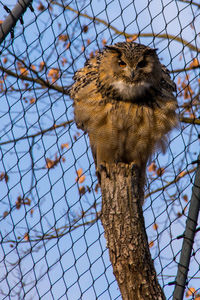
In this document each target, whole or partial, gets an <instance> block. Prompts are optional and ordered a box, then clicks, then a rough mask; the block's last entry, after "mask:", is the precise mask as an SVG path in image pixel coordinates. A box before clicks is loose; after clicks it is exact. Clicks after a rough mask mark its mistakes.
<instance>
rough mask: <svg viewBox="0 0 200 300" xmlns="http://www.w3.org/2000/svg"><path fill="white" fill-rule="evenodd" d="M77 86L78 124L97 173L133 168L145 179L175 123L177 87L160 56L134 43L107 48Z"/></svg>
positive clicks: (79, 75)
mask: <svg viewBox="0 0 200 300" xmlns="http://www.w3.org/2000/svg"><path fill="white" fill-rule="evenodd" d="M74 81H75V82H74V84H73V85H72V88H71V90H70V96H71V98H72V99H73V100H74V113H75V122H76V124H77V126H78V128H81V129H82V130H83V131H85V132H87V133H88V135H89V138H90V144H91V147H92V152H93V156H94V159H95V161H96V166H97V168H98V167H99V166H100V165H101V163H104V162H106V163H108V164H109V163H113V162H124V163H132V162H133V163H136V164H137V165H139V166H140V167H141V169H142V173H143V172H144V170H145V167H146V163H147V161H148V159H149V157H150V156H151V155H152V154H153V152H154V151H155V150H156V149H157V148H158V147H161V148H162V149H163V150H164V149H165V144H166V134H167V133H168V132H169V131H170V130H171V129H172V128H174V127H175V126H176V123H177V118H176V113H175V109H176V106H177V102H176V98H175V97H174V95H173V92H174V91H175V84H174V83H173V81H172V80H171V79H170V76H169V72H168V70H167V69H166V68H165V66H163V65H161V63H160V62H159V60H158V56H157V54H156V50H155V49H151V48H149V47H147V46H145V45H142V44H137V43H134V42H130V43H129V42H124V43H117V44H115V45H112V46H107V47H106V48H105V49H104V50H103V51H102V52H99V53H98V54H97V55H96V56H95V57H94V58H91V59H89V60H88V61H87V62H86V64H85V66H84V67H83V68H82V69H80V70H78V71H77V72H76V74H75V76H74Z"/></svg>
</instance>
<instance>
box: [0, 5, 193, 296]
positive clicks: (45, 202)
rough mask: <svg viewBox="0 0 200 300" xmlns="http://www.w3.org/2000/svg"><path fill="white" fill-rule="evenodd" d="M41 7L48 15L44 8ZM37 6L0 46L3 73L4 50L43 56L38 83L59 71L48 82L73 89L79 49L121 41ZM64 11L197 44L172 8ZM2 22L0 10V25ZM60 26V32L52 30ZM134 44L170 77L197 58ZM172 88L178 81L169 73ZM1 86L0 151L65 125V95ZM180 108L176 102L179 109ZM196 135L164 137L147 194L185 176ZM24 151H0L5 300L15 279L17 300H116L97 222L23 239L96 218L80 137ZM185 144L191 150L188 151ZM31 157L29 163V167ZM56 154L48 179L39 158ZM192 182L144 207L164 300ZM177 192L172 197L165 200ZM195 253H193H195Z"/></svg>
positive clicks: (53, 136) (186, 11)
mask: <svg viewBox="0 0 200 300" xmlns="http://www.w3.org/2000/svg"><path fill="white" fill-rule="evenodd" d="M13 3H15V1H7V3H6V4H7V5H8V6H9V7H10V8H11V7H12V4H13ZM42 3H43V4H44V6H45V7H46V2H45V1H42ZM38 5H39V3H38V2H37V1H36V2H35V3H34V4H33V7H34V9H35V14H33V13H31V12H30V10H28V11H27V12H26V14H25V15H24V18H23V19H24V26H22V25H20V24H18V26H17V28H16V30H15V39H14V41H13V43H12V44H9V37H8V38H7V40H6V43H5V45H3V47H2V49H3V52H2V57H1V63H2V64H3V66H4V63H3V58H5V57H8V58H9V60H8V62H7V64H6V65H5V67H6V68H8V69H11V70H13V71H15V65H16V61H15V59H14V58H11V57H10V55H8V52H7V51H11V52H12V53H15V54H16V56H17V58H20V59H24V60H25V61H26V63H27V64H31V65H34V66H36V68H38V66H39V64H40V63H41V62H43V61H46V60H47V57H48V61H47V69H46V70H45V69H44V70H42V71H41V72H40V76H41V77H42V78H44V79H46V74H48V72H49V70H51V69H52V68H59V69H60V70H61V71H62V72H61V76H60V78H59V79H58V81H57V82H56V83H57V84H58V85H63V86H65V87H66V86H68V85H70V84H71V83H72V79H71V78H72V75H73V72H74V71H75V70H77V69H78V68H80V67H82V66H83V63H84V61H85V54H84V53H83V52H82V50H81V46H84V47H85V48H86V52H85V53H86V56H87V55H89V53H90V52H91V51H94V50H96V49H98V48H99V47H102V39H106V41H107V42H108V43H113V42H117V41H121V40H124V38H123V37H122V36H118V35H114V32H113V31H112V30H108V29H107V28H106V27H105V26H104V25H103V24H94V23H93V22H92V21H91V20H89V19H85V18H83V17H80V19H79V21H77V18H76V14H74V13H72V12H69V11H66V12H65V13H63V12H62V10H61V9H60V7H59V6H55V8H54V10H53V11H50V12H47V11H44V12H41V13H40V14H38V11H37V7H38ZM69 5H70V6H71V7H73V8H74V9H77V8H78V9H79V10H81V11H82V12H83V13H87V14H88V15H90V16H93V15H95V16H97V17H98V18H100V19H103V20H105V21H106V22H108V23H110V24H111V25H112V26H114V27H116V28H118V29H119V30H121V31H124V30H125V31H126V32H127V33H133V34H135V33H138V32H139V31H140V33H141V34H144V33H152V32H153V33H155V34H163V33H165V34H166V33H167V34H173V35H175V36H176V35H177V36H179V37H182V38H183V39H186V40H188V41H189V42H190V41H191V42H192V44H194V45H195V42H197V41H198V42H199V40H198V39H197V38H196V39H194V38H195V32H194V30H193V29H192V28H191V27H190V26H189V24H190V23H191V22H192V20H193V16H194V11H193V8H192V6H191V5H187V4H184V3H181V2H180V1H167V0H164V1H154V0H153V1H135V3H134V4H133V1H129V0H125V1H121V2H120V1H117V0H114V1H102V0H100V1H98V0H96V1H92V3H90V1H85V2H83V1H79V2H76V1H72V2H71V3H70V4H69ZM77 6H78V7H77ZM122 11H123V12H122ZM37 14H38V17H37V20H36V21H35V16H36V15H37ZM5 15H6V13H5V11H4V10H2V5H1V6H0V19H3V18H4V16H5ZM198 22H199V16H198V17H197V18H196V20H195V26H196V27H197V24H198ZM58 23H60V24H61V25H60V26H58ZM83 25H88V33H87V34H85V35H84V34H83V33H82V26H83ZM74 26H75V27H74ZM74 28H75V30H74ZM23 29H24V31H23ZM197 29H198V28H197ZM59 34H68V35H69V36H70V37H72V35H73V37H72V39H71V46H70V48H69V49H68V50H67V49H66V45H63V44H62V43H58V44H56V43H57V40H58V36H59ZM88 39H90V42H89V43H88ZM38 41H39V42H38ZM139 42H141V43H144V44H146V45H147V44H150V45H151V46H153V47H156V48H158V55H159V58H160V59H161V61H162V63H164V64H166V65H167V66H168V68H169V69H170V70H173V69H177V68H181V67H183V66H184V65H185V63H188V64H189V63H190V62H191V61H192V58H193V57H194V55H196V54H195V53H194V52H192V51H189V50H188V48H187V47H185V48H184V49H183V46H182V45H181V44H180V43H177V42H176V41H170V45H169V43H168V41H166V40H162V39H159V38H155V39H152V37H149V38H144V37H141V38H140V39H139ZM62 58H65V59H66V60H67V63H66V64H65V65H62ZM72 62H73V66H71V63H72ZM29 75H30V74H29ZM32 76H33V77H34V74H33V75H32ZM184 76H185V75H184ZM196 76H198V73H197V72H196V71H194V72H193V73H191V74H190V80H191V84H192V85H194V86H195V81H196ZM34 78H35V77H34ZM175 80H176V82H177V80H178V76H177V75H176V74H175ZM5 84H6V86H7V88H8V92H7V94H6V95H4V94H3V93H2V94H1V95H0V98H1V100H0V101H1V108H0V118H1V142H5V141H8V140H12V139H16V138H19V137H23V136H26V135H31V134H35V133H37V132H39V131H41V130H44V129H46V128H49V127H51V126H52V125H53V124H55V123H56V124H60V123H62V122H65V121H67V120H71V119H73V107H72V102H71V100H70V99H69V97H68V96H66V95H63V94H61V93H59V92H55V91H54V90H49V91H48V90H47V89H40V86H39V85H37V84H33V83H30V85H29V87H30V88H33V90H34V91H33V92H30V91H29V89H28V88H27V87H26V86H25V83H24V82H21V81H20V80H16V79H15V78H11V79H9V78H6V80H5ZM12 87H14V88H15V89H16V91H15V92H12ZM17 90H20V91H17ZM31 97H33V98H35V99H36V102H35V103H33V104H32V103H30V99H31ZM182 101H183V99H182V98H179V103H180V104H182ZM197 134H198V128H195V127H191V126H186V125H184V128H182V127H181V126H180V127H179V128H178V129H176V130H174V131H173V132H172V134H171V139H170V143H169V147H168V151H167V153H166V154H165V155H162V154H161V153H159V154H156V155H155V162H156V165H157V166H158V167H159V166H160V167H165V173H164V176H163V177H160V178H158V179H157V180H156V181H155V180H154V178H156V176H155V175H153V174H152V173H150V174H148V175H149V177H148V181H147V183H150V182H151V185H150V187H149V186H148V184H147V192H149V191H150V192H152V191H154V190H155V189H157V188H159V187H161V186H163V185H165V184H167V182H169V181H170V180H173V179H174V177H175V176H177V175H178V173H179V172H181V171H184V170H186V168H188V169H191V166H190V165H189V163H190V162H191V161H192V160H194V159H195V158H196V154H195V152H197V149H198V148H199V142H198V138H197ZM32 142H33V140H32V139H31V138H30V139H28V140H25V139H23V140H20V141H19V142H17V143H9V144H6V145H2V146H1V162H0V173H1V172H7V173H8V176H9V181H8V182H7V184H5V182H4V181H2V182H0V191H1V192H0V194H1V208H2V210H1V211H2V215H3V212H5V211H9V212H10V213H9V214H8V216H7V217H6V218H1V235H2V240H3V241H4V243H2V245H1V248H0V261H1V268H2V270H3V272H4V273H6V268H8V270H9V272H8V277H7V279H5V280H3V281H2V282H1V283H0V288H1V289H3V291H4V292H5V293H6V292H8V291H9V286H10V287H12V288H13V290H12V294H13V299H17V298H16V296H15V295H14V292H15V291H17V290H18V288H20V286H19V283H18V282H17V280H18V279H19V278H21V281H24V282H25V283H26V284H24V286H23V290H24V292H25V293H26V298H25V299H45V300H47V299H69V300H78V299H84V300H87V299H91V300H93V299H100V300H104V299H112V300H113V299H121V297H120V293H119V290H118V287H117V284H116V282H115V279H114V276H113V274H112V268H111V265H110V262H109V257H108V251H107V250H106V241H105V239H104V236H103V228H102V226H101V224H100V221H98V222H96V223H95V224H93V223H91V224H90V225H85V226H81V227H79V228H77V229H76V230H74V231H72V232H70V233H68V234H66V233H65V234H64V235H63V236H62V237H60V238H59V239H56V238H55V239H51V240H50V241H48V242H38V241H33V242H26V241H25V240H24V234H25V233H26V232H29V235H30V237H32V238H33V239H34V238H35V239H37V238H39V237H38V236H39V235H40V234H43V233H45V234H49V233H52V232H54V233H56V231H55V229H56V228H57V229H58V228H63V227H64V226H65V227H66V224H68V225H72V224H73V222H72V220H74V219H77V222H76V224H75V225H79V224H80V223H81V222H82V221H91V220H92V219H93V218H95V213H96V211H100V203H101V201H100V192H99V191H98V192H97V193H96V192H95V191H94V188H95V186H96V183H97V180H96V177H95V168H94V163H93V159H92V156H91V151H90V149H89V142H88V138H87V136H86V135H84V134H83V133H82V132H80V131H79V132H78V130H77V128H76V126H75V124H70V125H69V126H66V127H65V128H60V129H57V130H56V132H54V131H52V132H50V133H49V134H44V135H42V136H37V137H36V138H35V139H34V146H32ZM64 143H68V144H69V148H64V150H63V151H62V150H61V145H62V144H64ZM188 145H189V149H190V151H189V152H186V150H187V147H188ZM31 153H32V157H33V158H34V161H32V160H31V155H30V154H31ZM55 155H57V156H58V157H59V156H61V158H63V157H64V158H65V161H62V160H61V161H60V162H59V163H58V165H56V167H55V168H53V169H49V170H48V169H47V168H46V167H45V165H46V161H45V158H49V159H52V160H53V159H55ZM32 164H34V168H32ZM80 168H82V169H83V171H84V172H85V176H86V180H85V181H84V183H83V184H80V185H81V186H83V185H84V186H85V187H87V186H88V187H90V188H91V192H90V193H86V194H85V195H83V196H82V197H80V195H79V193H78V188H79V187H80V185H79V186H78V183H77V182H76V177H77V174H76V171H77V170H78V169H80ZM190 180H192V177H191V176H186V177H185V178H184V179H183V180H182V182H181V184H179V185H178V186H172V187H171V188H169V189H166V190H165V191H164V192H163V191H160V192H157V193H154V194H152V195H151V197H149V198H148V199H147V200H146V202H145V204H144V217H145V224H146V227H147V233H148V237H149V241H154V245H153V247H152V248H151V252H152V256H153V258H154V263H155V266H156V270H157V272H158V274H159V275H158V278H159V280H160V282H161V285H162V286H164V291H165V294H166V296H167V298H169V299H171V295H172V291H173V286H168V285H167V283H168V282H170V281H173V280H174V276H175V275H176V267H177V264H176V263H174V262H173V257H174V256H176V255H177V254H178V252H179V250H180V249H181V243H180V240H177V239H176V236H177V235H179V234H182V233H183V231H184V225H185V220H186V218H185V217H182V218H179V219H177V213H178V212H180V211H182V209H183V208H184V207H185V205H186V203H185V202H184V200H183V195H185V194H187V195H188V198H190V195H191V181H190ZM177 188H178V197H177V196H174V197H173V195H174V194H175V193H176V189H177ZM21 195H23V196H24V197H25V198H26V197H27V198H28V199H31V205H30V206H28V205H22V207H21V208H20V209H19V210H17V209H16V208H15V202H16V199H17V197H19V196H21ZM174 201H175V203H174ZM95 202H96V203H98V206H97V207H95V206H93V208H91V209H90V210H89V212H88V216H86V217H84V218H81V212H82V211H83V210H86V211H87V209H89V208H90V207H91V206H92V205H93V204H94V203H95ZM31 210H33V213H32V211H31ZM91 213H92V215H91ZM79 219H80V220H79ZM155 223H156V224H157V225H158V228H157V230H154V229H153V225H154V224H155ZM65 229H66V228H65ZM66 231H67V229H66V230H65V232H66ZM58 233H60V231H59V232H58ZM11 239H12V240H16V241H20V242H19V243H18V244H17V247H15V244H12V243H5V241H6V240H11ZM12 245H13V246H14V247H12ZM30 247H32V251H31V252H30ZM38 247H39V250H37V249H38ZM195 247H196V249H198V247H199V246H198V244H196V246H195ZM36 250H37V251H36ZM4 255H6V260H5V259H4ZM19 257H20V258H21V263H20V264H18V265H17V266H16V267H12V266H11V265H10V264H9V263H14V262H15V261H17V260H18V259H19ZM177 259H178V256H177ZM198 259H199V255H198V254H197V255H196V256H195V258H194V259H193V260H192V264H191V269H190V276H194V274H195V272H196V270H198V268H199V265H198ZM4 262H6V266H5V264H4ZM12 269H13V270H12ZM161 275H162V276H161ZM196 276H199V274H197V275H196ZM16 277H17V279H16ZM15 285H16V287H15ZM191 285H192V286H195V287H196V288H198V280H195V279H194V280H193V281H192V283H191ZM66 290H67V291H66ZM4 299H6V297H5V298H4Z"/></svg>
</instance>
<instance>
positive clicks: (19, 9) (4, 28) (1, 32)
mask: <svg viewBox="0 0 200 300" xmlns="http://www.w3.org/2000/svg"><path fill="white" fill-rule="evenodd" d="M31 2H32V0H18V2H17V4H16V5H15V7H14V8H13V9H12V11H11V12H10V13H9V15H8V16H7V18H6V19H5V21H4V22H3V23H2V24H1V26H0V43H2V42H3V40H4V39H5V38H6V36H7V35H8V33H9V32H10V31H11V30H12V29H13V27H14V26H15V24H16V23H17V21H18V20H19V19H20V17H21V16H22V15H23V13H24V12H25V10H26V9H27V7H28V6H29V5H30V4H31Z"/></svg>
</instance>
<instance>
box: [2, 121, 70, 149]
mask: <svg viewBox="0 0 200 300" xmlns="http://www.w3.org/2000/svg"><path fill="white" fill-rule="evenodd" d="M72 122H73V120H70V121H67V122H63V123H61V124H58V125H56V124H55V125H53V126H51V127H49V128H47V129H44V130H42V131H39V132H37V133H34V134H31V135H26V136H21V137H19V138H17V139H14V140H9V141H5V142H1V143H0V146H2V145H6V144H10V143H16V142H18V141H20V140H26V139H29V138H35V137H36V136H39V135H43V134H45V133H47V132H49V131H52V130H55V129H57V128H60V127H65V126H66V125H69V124H70V123H72Z"/></svg>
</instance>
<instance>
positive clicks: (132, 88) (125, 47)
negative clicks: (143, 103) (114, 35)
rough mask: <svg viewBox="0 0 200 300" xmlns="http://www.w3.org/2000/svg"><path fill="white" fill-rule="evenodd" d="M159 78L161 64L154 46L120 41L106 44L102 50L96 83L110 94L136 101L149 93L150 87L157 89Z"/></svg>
mask: <svg viewBox="0 0 200 300" xmlns="http://www.w3.org/2000/svg"><path fill="white" fill-rule="evenodd" d="M161 78H162V66H161V64H160V62H159V59H158V56H157V54H156V50H155V49H151V48H149V47H147V46H145V45H142V44H137V43H134V42H123V43H117V44H114V45H111V46H107V47H106V49H105V50H104V51H103V52H102V55H101V59H100V63H99V84H100V86H103V87H104V89H106V91H109V93H110V96H111V97H112V98H117V99H122V100H125V101H137V100H138V101H139V100H140V99H141V98H145V97H150V95H151V92H152V91H153V90H154V91H155V90H156V89H157V90H159V88H160V82H161ZM107 96H109V95H107ZM143 100H144V99H143Z"/></svg>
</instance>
